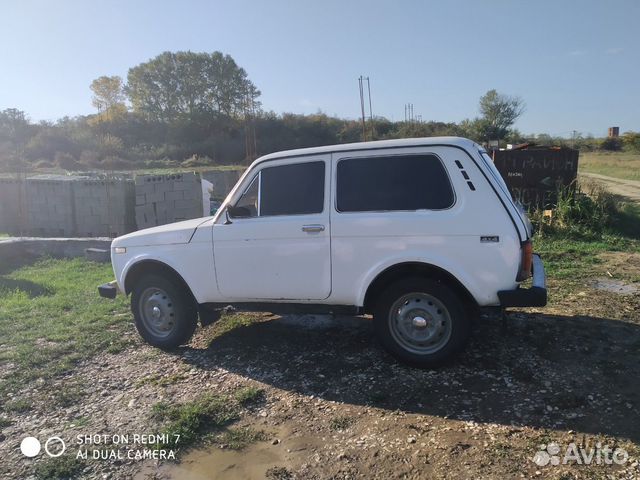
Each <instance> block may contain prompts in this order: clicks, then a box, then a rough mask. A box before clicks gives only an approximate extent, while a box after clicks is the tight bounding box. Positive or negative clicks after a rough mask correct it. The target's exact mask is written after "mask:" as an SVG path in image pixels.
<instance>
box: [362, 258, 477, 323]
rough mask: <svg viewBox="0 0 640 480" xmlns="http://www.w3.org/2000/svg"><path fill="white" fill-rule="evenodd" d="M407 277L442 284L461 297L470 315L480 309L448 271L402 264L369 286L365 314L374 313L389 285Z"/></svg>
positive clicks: (366, 294)
mask: <svg viewBox="0 0 640 480" xmlns="http://www.w3.org/2000/svg"><path fill="white" fill-rule="evenodd" d="M407 277H421V278H429V279H432V280H436V281H438V282H441V283H443V284H445V285H447V286H448V287H449V288H451V289H452V290H453V291H454V292H455V293H457V294H458V295H459V296H460V298H461V299H462V300H463V301H464V305H465V309H466V310H467V311H468V312H469V313H471V312H474V311H475V310H477V308H478V303H477V302H476V300H475V298H474V297H473V295H472V294H471V292H469V290H468V289H467V288H466V287H465V286H464V284H463V283H462V282H461V281H460V280H458V279H457V278H456V277H455V276H454V275H453V274H451V273H450V272H448V271H447V270H445V269H443V268H441V267H438V266H436V265H432V264H429V263H423V262H402V263H397V264H395V265H392V266H390V267H387V268H386V269H385V270H383V271H382V272H380V273H379V274H378V275H377V276H376V277H375V278H374V279H373V281H372V282H371V283H370V284H369V286H368V287H367V290H366V293H365V296H364V302H363V308H364V311H365V313H373V310H374V308H375V304H376V300H377V298H378V297H379V296H380V294H381V293H382V292H383V291H384V290H385V289H386V288H387V287H388V286H389V285H391V284H392V283H394V282H396V281H398V280H400V279H402V278H407Z"/></svg>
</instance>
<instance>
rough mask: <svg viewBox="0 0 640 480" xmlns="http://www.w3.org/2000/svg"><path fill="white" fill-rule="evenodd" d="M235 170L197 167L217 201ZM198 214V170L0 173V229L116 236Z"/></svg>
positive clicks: (15, 232) (19, 232)
mask: <svg viewBox="0 0 640 480" xmlns="http://www.w3.org/2000/svg"><path fill="white" fill-rule="evenodd" d="M241 174H242V171H240V170H223V171H220V170H215V171H208V172H203V173H202V178H204V179H206V180H208V181H209V182H211V183H212V184H213V199H214V203H215V202H220V201H221V200H222V199H224V197H225V196H226V195H227V194H228V193H229V191H230V190H231V188H232V187H233V186H234V185H235V183H236V182H237V180H238V178H239V177H240V175H241ZM202 214H203V206H202V184H201V180H200V175H199V174H197V173H176V174H165V175H138V176H136V178H135V182H134V180H133V179H132V178H130V177H126V176H122V177H119V178H110V179H104V178H101V177H89V176H68V175H36V176H32V177H29V178H27V179H26V180H24V179H20V180H19V179H16V178H0V233H9V234H12V235H31V236H39V237H40V236H41V237H76V236H82V237H97V236H104V237H116V236H119V235H123V234H125V233H128V232H131V231H134V230H136V229H142V228H148V227H153V226H156V225H163V224H166V223H171V222H177V221H180V220H186V219H190V218H199V217H201V216H202Z"/></svg>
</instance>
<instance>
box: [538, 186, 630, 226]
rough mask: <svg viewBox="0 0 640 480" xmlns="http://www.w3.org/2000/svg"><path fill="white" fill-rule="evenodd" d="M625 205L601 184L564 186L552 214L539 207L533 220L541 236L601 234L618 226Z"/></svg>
mask: <svg viewBox="0 0 640 480" xmlns="http://www.w3.org/2000/svg"><path fill="white" fill-rule="evenodd" d="M620 211H621V205H620V203H619V202H618V201H617V200H616V198H615V196H614V195H613V194H611V193H609V192H608V191H607V190H605V189H604V188H603V187H602V186H600V185H598V184H586V185H578V184H572V185H569V186H567V187H560V188H559V190H558V196H557V202H556V207H555V208H554V209H553V210H552V212H551V214H550V215H547V214H546V212H544V211H541V210H538V211H535V212H533V213H532V215H531V220H532V222H533V224H534V225H535V227H536V231H537V232H538V233H539V234H540V235H543V236H544V235H546V234H572V235H577V236H580V237H585V236H587V237H588V236H598V235H601V234H602V233H604V232H606V231H609V230H610V229H611V228H613V227H614V226H615V225H616V219H617V217H618V216H619V213H620Z"/></svg>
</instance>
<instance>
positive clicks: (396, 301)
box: [373, 278, 470, 368]
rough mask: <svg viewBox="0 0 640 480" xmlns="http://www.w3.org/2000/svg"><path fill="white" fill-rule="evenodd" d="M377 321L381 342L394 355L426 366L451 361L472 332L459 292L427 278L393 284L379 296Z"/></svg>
mask: <svg viewBox="0 0 640 480" xmlns="http://www.w3.org/2000/svg"><path fill="white" fill-rule="evenodd" d="M373 321H374V327H375V330H376V334H377V336H378V338H379V340H380V342H381V343H382V345H383V346H384V347H385V348H386V349H387V350H388V351H389V352H390V353H391V354H392V355H393V356H395V357H396V358H398V359H400V360H401V361H403V362H405V363H409V364H411V365H414V366H418V367H425V368H427V367H436V366H440V365H442V364H444V363H447V362H449V361H450V360H451V359H452V358H454V357H455V355H456V354H458V353H459V352H460V351H461V350H462V349H463V348H464V346H465V344H466V342H467V340H468V338H469V333H470V321H469V316H468V313H467V310H466V309H465V307H464V304H463V302H462V299H461V298H460V297H459V295H457V294H456V293H455V292H454V291H453V290H452V289H451V288H449V287H448V286H447V285H445V284H443V283H440V282H438V281H435V280H431V279H426V278H407V279H404V280H400V281H398V282H395V283H393V284H392V285H390V286H389V287H388V288H387V289H386V290H385V291H384V292H383V293H382V295H381V296H380V298H379V299H378V302H377V304H376V308H375V310H374V315H373Z"/></svg>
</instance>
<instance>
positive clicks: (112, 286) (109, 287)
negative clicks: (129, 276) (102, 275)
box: [98, 280, 118, 299]
mask: <svg viewBox="0 0 640 480" xmlns="http://www.w3.org/2000/svg"><path fill="white" fill-rule="evenodd" d="M98 293H99V294H100V296H101V297H104V298H110V299H114V298H116V295H117V294H118V282H116V281H115V280H114V281H113V282H109V283H103V284H102V285H100V286H99V287H98Z"/></svg>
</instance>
